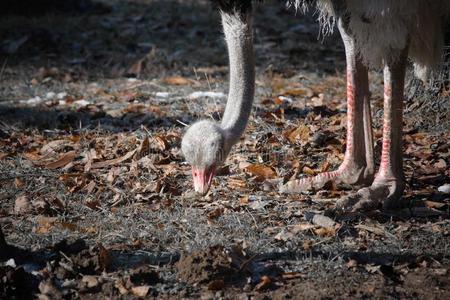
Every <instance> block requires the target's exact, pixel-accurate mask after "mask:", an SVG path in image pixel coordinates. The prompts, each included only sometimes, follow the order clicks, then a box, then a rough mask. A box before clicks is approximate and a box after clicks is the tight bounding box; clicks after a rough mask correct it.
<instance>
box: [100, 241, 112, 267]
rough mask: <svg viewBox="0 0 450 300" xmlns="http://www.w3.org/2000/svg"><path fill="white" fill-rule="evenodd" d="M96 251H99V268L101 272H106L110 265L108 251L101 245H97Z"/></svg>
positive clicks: (110, 260)
mask: <svg viewBox="0 0 450 300" xmlns="http://www.w3.org/2000/svg"><path fill="white" fill-rule="evenodd" d="M98 249H99V253H98V262H99V264H100V267H101V268H102V269H103V270H108V269H109V267H110V266H111V263H112V259H111V256H110V254H109V251H108V250H107V249H106V248H105V247H103V245H102V244H99V245H98Z"/></svg>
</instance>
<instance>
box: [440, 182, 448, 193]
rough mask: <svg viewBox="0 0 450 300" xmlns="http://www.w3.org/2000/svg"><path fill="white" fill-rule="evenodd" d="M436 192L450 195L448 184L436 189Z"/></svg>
mask: <svg viewBox="0 0 450 300" xmlns="http://www.w3.org/2000/svg"><path fill="white" fill-rule="evenodd" d="M438 191H439V192H441V193H444V194H450V183H447V184H444V185H441V186H440V187H438Z"/></svg>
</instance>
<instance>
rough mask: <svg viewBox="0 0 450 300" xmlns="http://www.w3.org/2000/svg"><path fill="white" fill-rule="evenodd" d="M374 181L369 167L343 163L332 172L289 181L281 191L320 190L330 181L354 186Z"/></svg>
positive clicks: (366, 184) (290, 192)
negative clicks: (351, 165) (349, 165)
mask: <svg viewBox="0 0 450 300" xmlns="http://www.w3.org/2000/svg"><path fill="white" fill-rule="evenodd" d="M372 181H373V171H371V169H370V168H367V167H348V165H347V164H343V165H341V167H339V169H337V170H336V171H332V172H324V173H320V174H318V175H316V176H314V177H307V178H302V179H296V180H291V181H288V182H287V183H286V184H284V185H282V186H281V187H280V192H281V193H286V194H293V193H300V192H303V191H307V190H320V189H322V188H323V187H324V186H325V185H327V184H330V183H333V182H334V183H336V184H339V183H345V184H349V185H354V186H360V187H361V186H368V185H370V184H371V183H372Z"/></svg>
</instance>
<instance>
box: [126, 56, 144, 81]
mask: <svg viewBox="0 0 450 300" xmlns="http://www.w3.org/2000/svg"><path fill="white" fill-rule="evenodd" d="M145 67H146V62H145V58H143V59H140V60H138V61H137V62H135V63H134V64H133V65H132V66H131V67H130V68H128V70H127V71H126V72H125V75H126V76H133V77H137V76H139V75H141V73H142V71H143V70H144V69H145Z"/></svg>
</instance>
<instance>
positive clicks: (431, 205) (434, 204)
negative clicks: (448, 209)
mask: <svg viewBox="0 0 450 300" xmlns="http://www.w3.org/2000/svg"><path fill="white" fill-rule="evenodd" d="M445 205H446V204H445V203H442V202H434V201H425V206H426V207H429V208H437V209H440V208H443V207H444V206H445Z"/></svg>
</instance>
